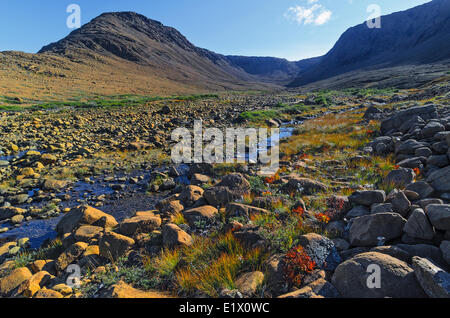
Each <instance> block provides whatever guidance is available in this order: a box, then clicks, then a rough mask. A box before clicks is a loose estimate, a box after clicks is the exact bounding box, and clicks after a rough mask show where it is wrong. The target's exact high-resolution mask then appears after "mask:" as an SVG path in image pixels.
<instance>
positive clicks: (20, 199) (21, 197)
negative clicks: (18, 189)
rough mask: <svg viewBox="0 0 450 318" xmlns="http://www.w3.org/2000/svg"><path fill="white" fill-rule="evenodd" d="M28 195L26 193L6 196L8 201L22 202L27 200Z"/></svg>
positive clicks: (13, 202)
mask: <svg viewBox="0 0 450 318" xmlns="http://www.w3.org/2000/svg"><path fill="white" fill-rule="evenodd" d="M29 198H30V197H29V196H28V194H18V195H15V196H12V197H9V198H8V201H10V202H11V203H12V204H24V203H26V202H27V200H28V199H29Z"/></svg>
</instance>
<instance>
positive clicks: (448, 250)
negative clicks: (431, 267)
mask: <svg viewBox="0 0 450 318" xmlns="http://www.w3.org/2000/svg"><path fill="white" fill-rule="evenodd" d="M439 248H440V249H441V252H442V257H443V258H444V260H445V261H446V262H447V264H448V265H450V241H442V243H441V245H440V246H439Z"/></svg>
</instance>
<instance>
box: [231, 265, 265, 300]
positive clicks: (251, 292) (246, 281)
mask: <svg viewBox="0 0 450 318" xmlns="http://www.w3.org/2000/svg"><path fill="white" fill-rule="evenodd" d="M263 282H264V274H263V273H262V272H259V271H255V272H250V273H244V274H241V275H240V276H239V277H238V278H237V279H236V288H237V289H238V290H239V291H240V292H241V293H242V294H243V295H247V296H256V292H257V291H258V288H259V287H260V286H261V284H262V283H263Z"/></svg>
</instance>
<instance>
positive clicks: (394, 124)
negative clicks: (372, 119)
mask: <svg viewBox="0 0 450 318" xmlns="http://www.w3.org/2000/svg"><path fill="white" fill-rule="evenodd" d="M416 116H420V117H421V119H423V120H429V119H433V118H438V113H437V110H436V106H435V105H428V106H417V107H411V108H409V109H406V110H403V111H400V112H398V113H397V114H395V115H394V116H392V117H390V118H388V119H386V120H384V121H383V122H382V123H381V132H382V133H383V134H386V133H387V132H388V131H390V130H393V129H399V128H400V127H401V126H402V125H403V124H404V123H405V122H407V121H408V120H410V119H412V118H414V117H416Z"/></svg>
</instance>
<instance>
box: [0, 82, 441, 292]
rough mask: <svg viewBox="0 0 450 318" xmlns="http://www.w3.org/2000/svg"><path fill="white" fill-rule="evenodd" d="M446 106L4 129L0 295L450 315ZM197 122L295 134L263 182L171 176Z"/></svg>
mask: <svg viewBox="0 0 450 318" xmlns="http://www.w3.org/2000/svg"><path fill="white" fill-rule="evenodd" d="M449 91H450V86H449V85H448V83H446V82H444V83H438V84H436V83H435V84H433V85H430V86H427V87H424V88H422V89H417V90H401V91H398V90H357V89H353V90H345V91H336V92H334V91H324V92H316V93H309V94H305V95H298V94H295V93H280V94H253V93H252V94H250V93H248V94H223V95H220V96H217V97H211V96H210V97H206V98H201V99H196V100H190V101H189V100H166V101H158V102H152V103H146V104H145V105H135V106H133V107H113V108H111V107H108V108H99V107H90V108H83V109H79V108H76V109H74V108H71V107H65V108H62V109H57V110H50V111H25V112H21V113H0V116H1V117H0V120H1V126H0V128H1V130H0V149H1V150H2V152H3V154H2V155H1V156H2V157H1V158H0V172H1V180H0V181H1V186H0V205H1V207H0V220H1V222H2V225H1V228H0V231H1V232H4V233H3V234H1V236H0V240H1V243H0V262H1V265H0V277H2V278H0V295H2V296H3V297H35V298H61V297H115V298H126V297H136V298H154V297H233V298H239V297H282V298H312V297H314V298H317V297H319V298H321V297H325V298H339V297H344V298H347V297H380V298H381V297H396V298H397V297H449V295H450V287H449V286H450V274H448V270H449V269H450V205H449V203H450V170H449V169H450V152H449V146H450V135H449V134H450V107H449V106H450V95H449ZM194 118H202V119H203V120H204V123H205V126H218V127H221V128H223V127H229V126H231V125H246V126H249V125H256V126H260V125H264V126H267V125H269V126H284V125H286V124H290V126H293V128H295V131H294V133H293V136H291V137H290V138H288V139H286V140H283V142H282V144H281V155H282V160H281V162H280V163H281V167H280V170H279V172H278V173H277V174H276V175H274V176H272V177H261V176H259V174H258V168H259V167H258V166H257V165H251V164H249V165H225V164H222V165H209V164H196V165H194V164H192V165H181V166H174V165H172V164H171V163H170V161H169V156H168V155H169V154H168V149H170V145H171V142H170V132H171V130H172V129H174V128H177V127H180V126H186V127H192V124H193V122H192V120H193V119H194ZM33 222H37V223H33ZM39 222H43V223H39ZM33 224H35V225H33ZM49 224H50V225H49ZM27 226H28V227H29V228H30V229H32V230H28V231H29V233H31V234H34V232H33V231H34V230H35V231H36V232H37V234H35V235H31V236H30V235H26V234H24V233H23V232H21V229H28V228H27ZM48 227H50V229H48ZM43 229H44V230H43ZM74 264H76V265H78V266H79V267H78V268H80V284H79V285H75V286H74V285H72V284H71V282H73V280H71V277H73V276H71V274H73V268H74V267H73V266H71V265H74ZM374 265H375V267H376V269H377V270H378V271H379V273H380V283H381V285H380V286H378V287H379V288H370V287H369V285H368V284H367V281H368V279H369V278H370V277H369V275H370V273H368V268H369V267H370V266H372V267H371V268H373V266H374Z"/></svg>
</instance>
